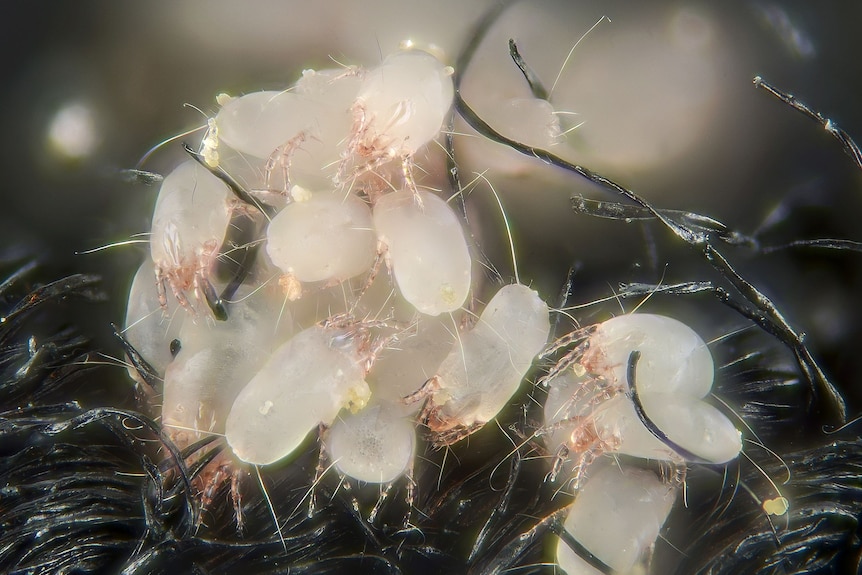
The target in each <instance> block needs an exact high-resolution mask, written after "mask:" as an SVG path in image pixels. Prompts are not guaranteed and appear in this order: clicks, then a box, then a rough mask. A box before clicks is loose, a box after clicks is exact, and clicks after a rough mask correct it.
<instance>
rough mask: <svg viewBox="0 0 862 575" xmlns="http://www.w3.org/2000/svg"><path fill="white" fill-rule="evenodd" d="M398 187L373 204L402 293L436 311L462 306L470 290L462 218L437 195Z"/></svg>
mask: <svg viewBox="0 0 862 575" xmlns="http://www.w3.org/2000/svg"><path fill="white" fill-rule="evenodd" d="M418 195H419V198H420V199H421V202H422V205H421V206H420V205H419V203H418V202H417V201H416V198H415V196H414V193H413V192H411V191H409V190H401V191H398V192H393V193H390V194H385V195H383V196H382V197H381V198H380V199H378V200H377V203H376V204H375V205H374V229H375V230H376V232H377V237H378V238H379V239H380V241H381V242H382V243H384V244H386V247H387V250H388V257H389V261H390V262H391V266H392V271H393V274H394V275H395V281H396V283H397V284H398V289H399V291H400V292H401V295H402V296H403V297H404V299H406V300H407V301H408V302H410V303H411V304H413V306H414V307H416V309H417V310H419V311H420V312H422V313H424V314H428V315H439V314H441V313H445V312H451V311H454V310H456V309H458V308H460V307H461V306H462V305H463V304H464V301H465V300H466V299H467V294H468V293H469V291H470V277H471V261H470V252H469V250H468V248H467V240H466V239H465V237H464V230H463V229H462V227H461V222H460V221H459V220H458V216H457V215H456V214H455V212H454V211H453V210H452V208H451V207H450V206H449V204H447V203H446V202H445V201H444V200H443V199H441V198H440V197H438V196H436V195H434V194H432V193H430V192H424V191H420V192H418Z"/></svg>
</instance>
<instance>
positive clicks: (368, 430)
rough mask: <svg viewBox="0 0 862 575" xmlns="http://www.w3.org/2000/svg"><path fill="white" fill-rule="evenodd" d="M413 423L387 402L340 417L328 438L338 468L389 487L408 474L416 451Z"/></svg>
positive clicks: (330, 454)
mask: <svg viewBox="0 0 862 575" xmlns="http://www.w3.org/2000/svg"><path fill="white" fill-rule="evenodd" d="M415 436H416V431H415V429H414V426H413V423H412V421H410V419H409V418H408V417H405V416H404V415H402V414H401V410H400V409H398V408H397V407H396V406H394V405H391V404H389V403H388V402H376V403H373V404H372V405H369V406H367V407H366V408H365V409H362V410H361V411H359V412H357V413H353V414H350V413H348V414H345V415H343V416H342V417H339V418H338V419H337V420H336V421H335V423H334V424H333V425H332V427H331V428H330V429H329V432H328V433H327V435H326V450H327V452H328V454H329V457H330V458H331V459H332V461H333V463H334V465H335V468H336V469H338V471H340V472H341V473H343V474H344V475H346V476H348V477H351V478H353V479H357V480H359V481H365V482H368V483H390V482H392V481H395V480H396V479H398V478H399V477H401V475H403V474H404V473H405V472H407V471H408V469H409V468H410V466H411V465H412V463H413V456H414V453H415V450H416V439H415Z"/></svg>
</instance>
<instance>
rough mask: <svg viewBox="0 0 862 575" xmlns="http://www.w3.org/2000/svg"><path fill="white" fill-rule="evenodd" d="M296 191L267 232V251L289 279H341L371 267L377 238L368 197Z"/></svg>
mask: <svg viewBox="0 0 862 575" xmlns="http://www.w3.org/2000/svg"><path fill="white" fill-rule="evenodd" d="M296 190H297V188H296V187H294V192H295V191H296ZM292 195H293V196H294V197H295V201H294V202H293V203H291V204H288V205H287V206H286V207H285V208H284V209H283V210H281V211H280V212H279V213H278V214H277V215H276V216H275V217H274V218H273V219H272V221H271V222H270V223H269V227H268V228H267V232H266V236H267V240H266V253H267V255H269V258H270V260H271V261H272V263H273V264H275V265H276V266H277V267H278V268H279V269H281V271H282V272H283V273H284V274H285V275H286V276H288V278H289V281H293V280H295V281H298V282H317V281H326V282H330V283H337V282H339V281H343V280H346V279H348V278H351V277H354V276H357V275H359V274H361V273H364V272H367V271H369V270H370V269H371V267H372V265H373V263H374V258H375V253H376V249H377V241H376V238H375V237H374V231H373V222H372V217H371V209H370V208H369V207H368V205H367V204H366V203H365V202H364V201H363V200H361V199H360V198H359V197H357V196H356V195H353V194H347V195H345V194H344V193H343V192H330V191H321V192H313V193H311V192H305V191H304V190H303V193H292Z"/></svg>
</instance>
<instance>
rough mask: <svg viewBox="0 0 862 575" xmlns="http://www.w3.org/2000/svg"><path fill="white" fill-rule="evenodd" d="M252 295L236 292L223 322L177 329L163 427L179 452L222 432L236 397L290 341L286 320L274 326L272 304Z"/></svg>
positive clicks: (188, 323) (275, 317)
mask: <svg viewBox="0 0 862 575" xmlns="http://www.w3.org/2000/svg"><path fill="white" fill-rule="evenodd" d="M250 291H251V288H249V287H244V288H243V289H242V290H241V291H240V293H239V294H238V295H240V298H239V301H238V302H237V303H234V304H231V307H230V313H229V315H228V319H227V320H226V321H216V322H212V321H197V322H192V321H186V322H184V324H183V327H182V329H181V330H180V333H179V340H180V342H181V349H180V351H179V353H178V354H177V357H176V359H174V361H173V362H171V363H170V364H169V365H168V367H167V370H166V371H165V386H164V399H163V402H162V423H163V424H164V425H165V426H166V427H167V428H168V430H169V433H170V435H171V437H172V438H173V439H174V441H175V443H177V445H179V446H180V447H185V446H187V445H189V444H190V443H192V442H193V441H196V440H197V439H201V438H202V437H206V436H207V435H209V434H212V433H217V434H222V433H224V431H225V422H226V420H227V415H228V413H229V411H230V409H231V406H232V405H233V403H234V400H235V399H236V396H237V395H238V394H239V392H240V391H241V390H242V389H243V387H244V386H245V385H246V383H248V381H249V380H250V379H251V378H252V376H254V374H255V373H256V372H257V371H258V369H259V368H260V366H261V365H262V364H263V363H264V362H265V361H266V360H267V358H268V357H269V355H270V354H271V352H272V351H273V349H275V348H276V347H277V346H278V345H279V344H280V343H281V342H283V341H285V340H286V339H287V338H288V337H289V336H290V330H291V327H292V322H291V321H290V318H289V316H288V317H282V318H281V321H278V320H279V318H278V313H276V310H274V309H272V303H271V302H269V301H267V300H266V299H265V298H263V297H261V294H253V295H247V294H248V292H250ZM244 296H247V297H244ZM276 309H277V308H276ZM276 322H278V331H276Z"/></svg>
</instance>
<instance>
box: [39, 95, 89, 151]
mask: <svg viewBox="0 0 862 575" xmlns="http://www.w3.org/2000/svg"><path fill="white" fill-rule="evenodd" d="M98 124H99V122H98V118H97V116H96V112H95V111H94V110H93V108H92V107H90V106H88V105H87V104H85V103H83V102H69V103H67V104H64V105H63V106H61V107H60V109H59V110H57V112H56V113H55V114H54V116H53V118H51V121H50V123H49V124H48V133H47V134H46V144H47V146H48V148H49V149H50V150H51V151H53V152H54V153H56V154H57V155H59V156H61V157H62V158H64V159H67V160H82V159H84V158H87V157H88V156H90V155H91V154H92V153H93V152H94V151H95V150H96V148H97V147H98V146H99V144H100V143H101V142H102V136H101V134H100V133H99V125H98Z"/></svg>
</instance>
